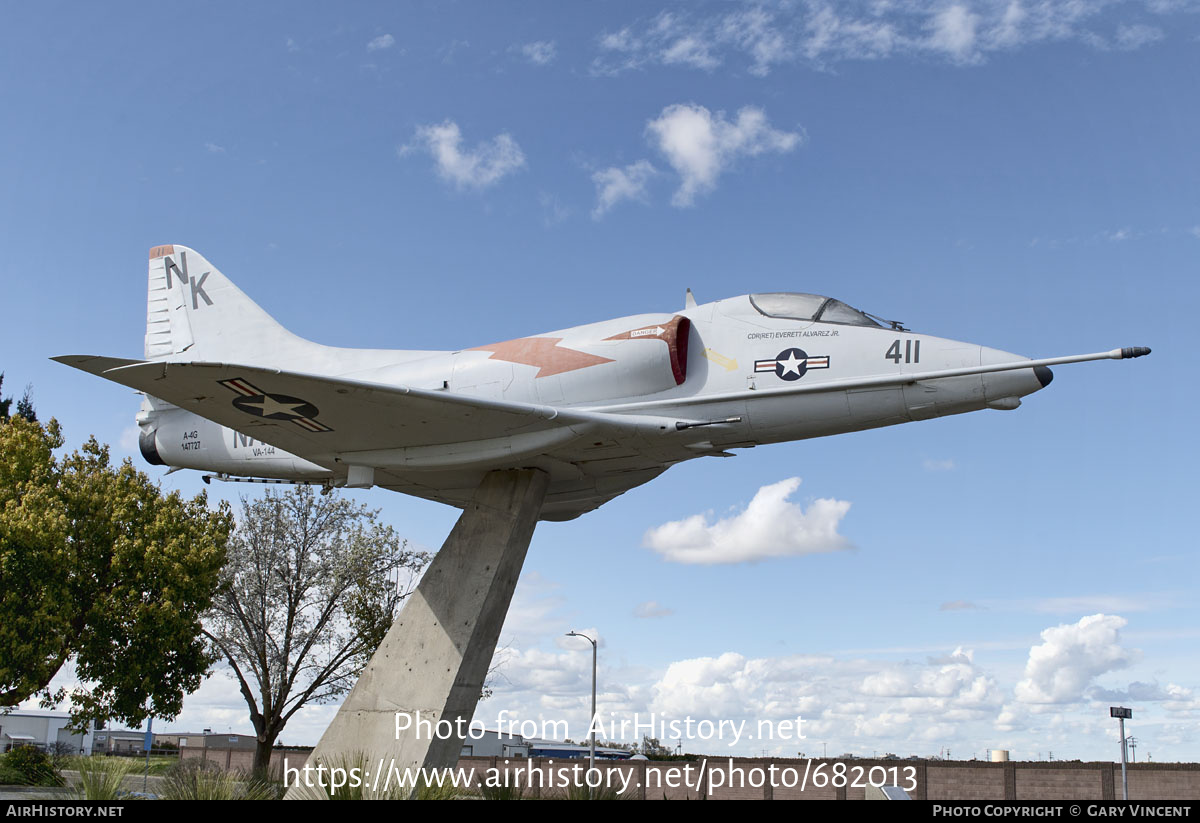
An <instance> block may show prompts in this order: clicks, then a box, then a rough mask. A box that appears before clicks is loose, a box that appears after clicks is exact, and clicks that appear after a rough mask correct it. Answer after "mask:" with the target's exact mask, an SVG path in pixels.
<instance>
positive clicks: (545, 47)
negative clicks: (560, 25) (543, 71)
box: [521, 40, 558, 66]
mask: <svg viewBox="0 0 1200 823" xmlns="http://www.w3.org/2000/svg"><path fill="white" fill-rule="evenodd" d="M521 54H523V55H524V56H525V59H526V60H528V61H529V62H530V63H533V64H534V65H535V66H548V65H550V64H551V63H553V62H554V58H556V57H557V56H558V47H557V46H555V45H554V41H553V40H536V41H534V42H532V43H525V44H523V45H522V46H521Z"/></svg>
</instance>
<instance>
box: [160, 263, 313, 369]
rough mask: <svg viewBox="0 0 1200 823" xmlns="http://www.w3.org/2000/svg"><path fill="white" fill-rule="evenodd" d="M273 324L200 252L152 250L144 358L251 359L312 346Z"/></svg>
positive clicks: (241, 360)
mask: <svg viewBox="0 0 1200 823" xmlns="http://www.w3.org/2000/svg"><path fill="white" fill-rule="evenodd" d="M314 345H315V344H313V343H309V342H308V341H306V340H303V339H301V338H299V337H297V336H296V335H294V334H292V333H291V332H289V331H288V330H287V329H285V328H284V327H283V326H281V325H279V324H278V323H277V322H275V320H274V318H272V317H271V316H270V315H269V314H267V313H266V312H265V311H263V310H262V309H261V308H259V306H258V304H257V303H255V302H254V301H253V300H251V299H250V298H249V297H247V296H246V295H245V294H244V293H243V292H242V290H241V289H239V288H238V287H237V286H235V285H233V283H232V282H230V280H229V279H228V278H227V277H225V275H223V274H221V272H220V271H218V270H217V268H216V267H215V266H213V265H212V264H211V263H209V262H208V261H207V260H205V259H204V256H203V255H201V254H200V253H199V252H197V251H194V250H192V249H189V248H187V247H186V246H176V245H168V246H155V247H154V248H152V249H150V270H149V283H148V289H147V295H146V348H145V354H146V359H147V360H164V359H174V358H178V357H180V356H185V357H187V359H189V360H209V361H216V362H223V361H235V362H243V363H245V362H250V361H251V360H253V359H254V355H255V354H256V353H266V352H270V353H271V354H272V356H274V357H276V358H281V357H288V356H289V355H295V354H299V353H300V352H301V350H303V349H306V348H310V347H313V346H314Z"/></svg>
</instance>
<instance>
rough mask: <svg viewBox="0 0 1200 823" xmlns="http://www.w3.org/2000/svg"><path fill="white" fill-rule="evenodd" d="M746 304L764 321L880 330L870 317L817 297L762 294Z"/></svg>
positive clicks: (827, 298)
mask: <svg viewBox="0 0 1200 823" xmlns="http://www.w3.org/2000/svg"><path fill="white" fill-rule="evenodd" d="M750 302H751V303H752V304H753V305H754V308H756V309H758V310H759V311H760V312H761V313H762V314H765V315H766V316H767V317H781V318H784V319H787V320H816V321H819V322H821V323H844V324H847V325H850V326H873V327H875V328H882V326H880V324H879V323H876V322H875V321H874V320H872V319H871V318H870V317H868V316H867V315H866V314H864V313H863V312H861V311H859V310H858V309H856V308H853V307H851V306H847V305H846V304H845V303H843V302H842V301H841V300H834V299H833V298H832V297H822V296H821V295H819V294H801V293H799V292H786V291H776V292H766V293H763V294H752V295H750Z"/></svg>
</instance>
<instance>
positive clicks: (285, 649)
mask: <svg viewBox="0 0 1200 823" xmlns="http://www.w3.org/2000/svg"><path fill="white" fill-rule="evenodd" d="M428 562H429V555H428V554H426V553H424V552H414V551H411V550H410V549H409V548H408V543H407V541H405V540H402V539H401V538H400V537H398V536H397V535H396V533H395V531H394V530H393V529H392V528H391V527H390V526H385V525H383V524H381V523H379V521H378V512H375V511H371V510H369V509H367V508H366V507H365V506H361V505H355V504H354V503H352V502H351V501H349V500H347V499H345V498H343V497H341V496H340V495H338V494H337V493H336V492H333V493H329V494H324V495H319V494H316V493H314V491H313V488H312V487H311V486H297V487H295V488H294V489H293V490H292V491H288V492H275V491H273V490H268V491H267V493H266V494H265V495H264V497H263V498H262V499H260V500H253V501H252V500H246V499H243V500H242V514H241V518H240V522H239V524H238V527H237V530H236V531H235V532H234V534H233V536H232V537H231V539H230V542H229V549H228V560H227V561H226V565H225V568H224V571H223V576H222V582H221V587H220V589H219V591H218V594H217V596H216V597H215V598H214V600H213V608H212V609H211V611H210V612H209V614H208V616H207V619H206V621H205V626H206V629H205V634H206V636H207V637H208V639H209V641H210V642H211V643H212V645H213V648H214V651H215V653H216V654H217V655H218V656H220V657H223V658H224V659H225V660H226V661H227V662H228V663H229V665H230V667H231V668H232V669H233V672H234V675H235V676H236V677H237V680H238V684H239V685H240V687H241V690H242V696H243V697H245V698H246V703H247V704H248V705H249V707H250V720H251V721H252V722H253V724H254V731H255V734H256V735H257V737H258V745H257V747H256V750H255V754H254V768H255V770H256V771H265V770H266V769H267V768H268V766H269V765H270V759H271V748H272V746H274V744H275V741H276V739H277V738H278V737H279V733H280V732H281V731H283V728H284V726H285V725H286V724H287V722H288V720H290V719H291V717H292V715H294V714H295V713H296V712H297V711H299V710H300V708H301V707H302V706H304V705H305V704H307V703H323V702H329V701H332V700H334V699H336V698H337V697H339V696H341V695H342V694H344V693H345V692H347V691H348V690H349V689H350V687H351V686H352V685H353V684H354V680H355V678H356V677H357V675H358V674H359V672H361V671H362V669H363V667H364V666H365V665H366V663H367V661H368V660H369V659H370V657H371V655H372V654H373V653H374V652H375V649H376V648H377V647H378V646H379V643H380V642H381V641H382V640H383V636H384V635H385V634H386V633H387V630H388V628H390V627H391V625H392V621H393V619H394V618H395V615H396V612H397V611H398V609H399V608H400V605H401V603H402V602H403V600H404V598H405V597H407V596H408V595H409V594H410V593H411V591H412V588H413V585H414V581H415V579H416V577H417V575H418V574H419V572H420V571H421V569H423V568H424V567H425V565H426V564H427V563H428Z"/></svg>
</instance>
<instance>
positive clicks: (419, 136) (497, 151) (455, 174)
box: [398, 120, 525, 189]
mask: <svg viewBox="0 0 1200 823" xmlns="http://www.w3.org/2000/svg"><path fill="white" fill-rule="evenodd" d="M416 148H419V149H423V150H425V151H427V152H428V153H429V155H430V156H431V157H433V160H434V168H436V169H437V173H438V175H439V176H440V177H441V178H442V179H443V180H446V181H448V182H451V183H453V184H454V185H455V186H457V187H458V188H460V189H462V188H475V189H484V188H487V187H488V186H492V185H495V184H496V183H499V182H500V181H501V180H502V179H503V178H505V177H507V176H508V175H510V174H512V173H514V172H516V171H518V170H519V169H522V168H524V166H525V155H524V154H523V153H522V152H521V147H520V146H518V145H517V141H516V140H513V138H512V137H511V136H510V135H508V134H506V133H501V134H498V135H496V136H495V137H493V138H492V139H491V140H490V141H485V142H481V143H479V144H478V145H476V146H475V148H474V149H471V150H469V151H466V150H464V149H463V147H462V131H461V130H460V129H459V127H458V124H457V123H455V122H454V121H453V120H447V121H445V122H444V123H439V124H437V125H432V126H420V127H418V128H417V132H416V136H415V138H414V139H413V142H412V143H411V144H409V145H407V146H402V147H401V148H400V149H399V150H398V152H399V154H401V155H404V154H407V153H408V152H410V151H412V150H413V149H416Z"/></svg>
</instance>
